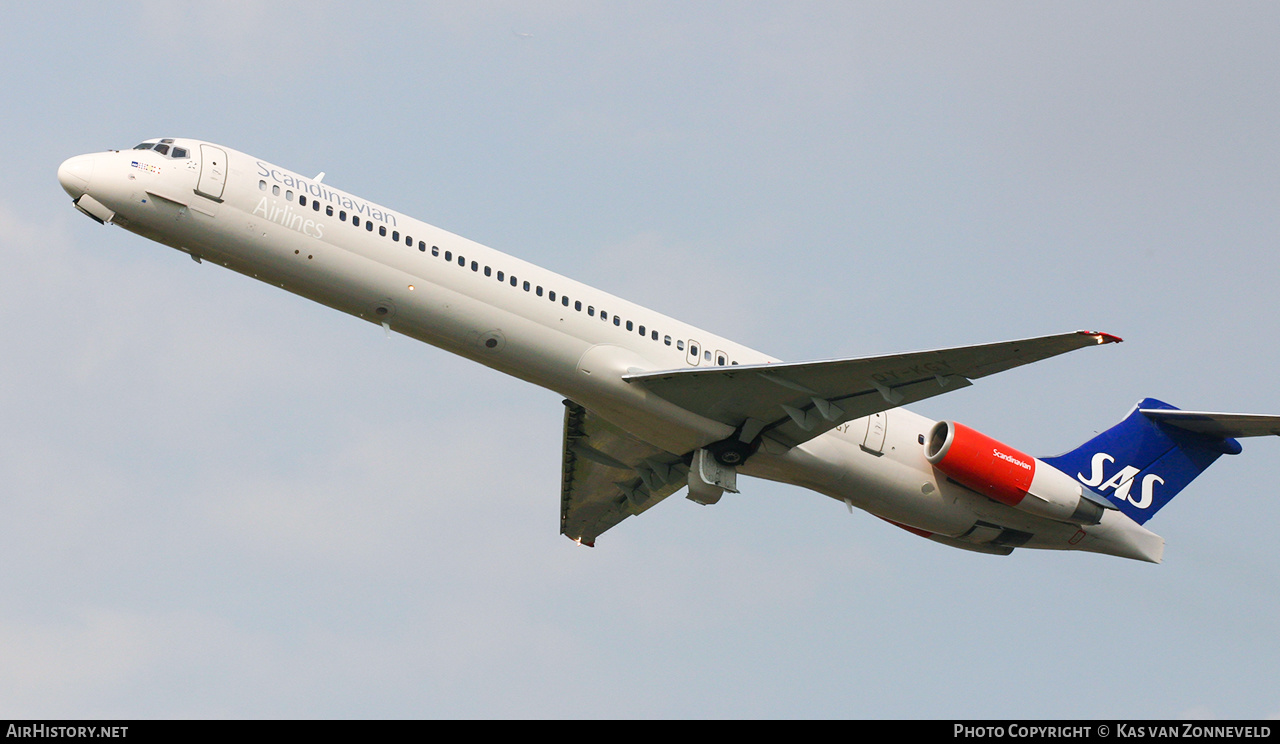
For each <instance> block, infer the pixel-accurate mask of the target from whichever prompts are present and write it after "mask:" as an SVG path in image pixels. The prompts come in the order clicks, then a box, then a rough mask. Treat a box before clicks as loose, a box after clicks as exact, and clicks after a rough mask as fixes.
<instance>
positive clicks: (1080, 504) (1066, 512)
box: [925, 421, 1110, 524]
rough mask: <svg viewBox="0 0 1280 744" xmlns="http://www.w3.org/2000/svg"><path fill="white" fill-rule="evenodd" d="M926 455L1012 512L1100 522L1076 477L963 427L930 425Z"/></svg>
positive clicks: (949, 423)
mask: <svg viewBox="0 0 1280 744" xmlns="http://www.w3.org/2000/svg"><path fill="white" fill-rule="evenodd" d="M925 457H926V458H928V460H929V462H930V463H932V464H933V466H934V467H936V468H937V469H938V470H941V471H942V472H943V473H945V474H946V475H947V476H949V477H950V478H951V479H952V480H954V481H956V482H957V483H959V484H961V485H963V486H965V487H967V488H971V489H973V490H974V491H977V492H978V493H980V494H982V495H983V496H986V497H988V498H990V499H992V500H994V501H998V502H1000V503H1002V504H1006V505H1008V506H1012V507H1014V508H1015V509H1021V510H1023V511H1025V512H1029V513H1031V514H1034V515H1036V516H1038V517H1045V518H1047V519H1055V520H1058V521H1062V522H1073V523H1075V524H1097V523H1098V522H1099V521H1101V520H1102V512H1103V508H1104V507H1103V506H1102V505H1101V504H1099V503H1097V502H1096V501H1094V500H1093V499H1091V498H1090V497H1089V495H1086V493H1085V490H1084V487H1083V486H1081V485H1080V482H1079V481H1077V480H1076V479H1075V478H1072V477H1071V476H1069V475H1067V474H1066V473H1064V472H1062V471H1061V470H1058V469H1057V468H1055V467H1053V466H1052V465H1048V464H1046V463H1044V462H1041V461H1040V460H1037V459H1036V458H1034V457H1031V456H1030V455H1026V454H1023V453H1021V452H1019V451H1018V450H1016V449H1013V448H1012V447H1009V446H1006V445H1004V444H1002V443H1000V442H997V441H996V440H994V439H992V438H991V437H988V436H987V435H985V434H980V433H978V432H977V431H974V430H973V429H970V428H969V427H967V426H965V425H963V424H957V423H955V422H954V421H939V422H938V423H936V424H934V425H933V428H932V429H930V430H929V438H928V439H927V440H926V441H925ZM1109 506H1110V505H1108V507H1109Z"/></svg>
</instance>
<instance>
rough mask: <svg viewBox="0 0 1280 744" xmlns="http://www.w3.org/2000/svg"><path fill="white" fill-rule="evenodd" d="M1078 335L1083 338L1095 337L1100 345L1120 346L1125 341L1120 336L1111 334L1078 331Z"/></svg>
mask: <svg viewBox="0 0 1280 744" xmlns="http://www.w3.org/2000/svg"><path fill="white" fill-rule="evenodd" d="M1076 333H1079V334H1080V335H1081V336H1093V337H1094V338H1096V339H1097V340H1098V343H1100V344H1118V343H1120V342H1122V341H1124V339H1122V338H1120V337H1119V336H1116V335H1114V334H1110V333H1103V332H1102V331H1076Z"/></svg>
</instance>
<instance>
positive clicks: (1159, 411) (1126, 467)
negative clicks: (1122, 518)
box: [1041, 398, 1280, 524]
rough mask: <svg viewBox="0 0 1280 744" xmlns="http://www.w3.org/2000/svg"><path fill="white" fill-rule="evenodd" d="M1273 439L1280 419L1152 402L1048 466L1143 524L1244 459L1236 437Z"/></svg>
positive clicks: (1145, 402) (1048, 459) (1278, 432)
mask: <svg viewBox="0 0 1280 744" xmlns="http://www.w3.org/2000/svg"><path fill="white" fill-rule="evenodd" d="M1267 434H1275V435H1280V416H1263V415H1258V414H1244V413H1208V412H1204V411H1181V410H1178V409H1177V408H1174V407H1173V406H1171V405H1169V404H1168V403H1164V402H1162V401H1159V400H1156V399H1155V398H1146V399H1144V400H1142V401H1140V402H1139V403H1138V404H1137V405H1136V406H1134V408H1133V410H1132V411H1130V412H1129V415H1128V416H1126V417H1125V419H1124V420H1123V421H1121V422H1120V423H1118V424H1116V425H1115V426H1113V427H1111V428H1110V429H1108V430H1106V431H1104V432H1102V433H1101V434H1099V435H1098V436H1096V437H1094V438H1093V439H1090V440H1089V441H1088V442H1085V443H1084V444H1083V445H1081V446H1080V447H1079V448H1077V449H1075V450H1073V451H1071V452H1068V453H1066V454H1064V455H1058V456H1057V457H1044V458H1041V459H1042V460H1043V461H1044V462H1046V463H1048V464H1049V465H1052V466H1053V467H1055V468H1057V469H1059V470H1061V471H1062V472H1064V473H1066V474H1068V475H1070V476H1072V477H1074V478H1076V479H1077V480H1079V481H1080V482H1081V483H1082V484H1084V486H1085V487H1086V488H1088V489H1091V490H1092V491H1093V492H1094V493H1097V494H1099V495H1101V496H1103V497H1104V498H1106V499H1107V500H1108V501H1109V502H1111V503H1112V504H1114V505H1115V506H1116V507H1117V508H1118V509H1119V510H1120V511H1121V512H1123V513H1124V514H1125V515H1127V516H1128V517H1129V518H1131V519H1133V521H1135V522H1137V523H1138V524H1144V523H1146V521H1147V520H1148V519H1151V517H1153V516H1155V513H1156V512H1158V511H1160V509H1162V508H1163V507H1164V505H1165V504H1167V503H1169V502H1170V501H1171V500H1172V499H1173V497H1174V496H1176V495H1178V492H1179V491H1181V490H1182V489H1183V488H1186V486H1187V484H1188V483H1190V482H1191V481H1192V480H1193V479H1194V478H1195V477H1196V476H1197V475H1200V473H1202V472H1204V470H1205V468H1207V467H1209V466H1210V465H1212V464H1213V462H1214V461H1215V460H1217V459H1218V458H1219V457H1221V456H1222V455H1224V454H1226V455H1236V454H1239V453H1240V451H1241V449H1242V448H1241V446H1240V443H1239V442H1237V441H1236V440H1235V438H1236V437H1249V436H1262V435H1267Z"/></svg>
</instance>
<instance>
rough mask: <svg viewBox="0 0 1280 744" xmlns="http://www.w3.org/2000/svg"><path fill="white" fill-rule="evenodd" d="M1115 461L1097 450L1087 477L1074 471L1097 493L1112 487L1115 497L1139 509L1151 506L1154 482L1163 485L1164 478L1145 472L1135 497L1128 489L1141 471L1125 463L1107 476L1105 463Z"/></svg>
mask: <svg viewBox="0 0 1280 744" xmlns="http://www.w3.org/2000/svg"><path fill="white" fill-rule="evenodd" d="M1115 461H1116V458H1114V457H1112V456H1111V455H1108V454H1107V453H1106V452H1099V453H1097V454H1095V455H1094V456H1093V461H1092V462H1091V463H1090V465H1091V467H1092V468H1093V472H1092V473H1090V474H1089V477H1088V478H1086V477H1084V473H1076V477H1077V478H1079V479H1080V482H1081V483H1083V484H1085V485H1086V486H1088V487H1090V488H1093V489H1096V490H1097V491H1098V493H1106V491H1107V489H1110V488H1114V489H1115V491H1116V493H1115V498H1117V499H1119V500H1120V501H1128V502H1129V503H1130V504H1133V505H1134V506H1136V507H1138V508H1139V509H1146V508H1147V507H1149V506H1151V501H1152V498H1153V496H1154V493H1155V487H1156V484H1157V483H1159V484H1161V485H1164V478H1161V477H1160V476H1158V475H1156V474H1155V473H1147V474H1146V475H1144V476H1142V487H1141V490H1140V494H1139V496H1138V498H1137V499H1135V498H1134V497H1133V496H1132V495H1131V494H1130V493H1129V491H1130V490H1132V488H1133V480H1134V478H1135V477H1137V475H1138V474H1139V473H1141V472H1142V471H1141V470H1139V469H1137V468H1135V467H1133V466H1132V465H1126V466H1124V467H1123V468H1121V469H1120V470H1118V471H1116V474H1115V475H1113V476H1111V477H1110V478H1107V475H1106V472H1105V467H1106V464H1107V463H1114V462H1115Z"/></svg>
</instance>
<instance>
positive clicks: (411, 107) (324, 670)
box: [0, 0, 1280, 718]
mask: <svg viewBox="0 0 1280 744" xmlns="http://www.w3.org/2000/svg"><path fill="white" fill-rule="evenodd" d="M5 15H6V21H5V23H3V24H0V62H2V63H3V68H4V70H5V72H4V73H3V78H0V81H2V82H0V92H2V93H3V98H4V100H5V102H6V105H5V115H4V116H3V117H0V132H2V133H3V134H4V141H5V142H6V143H7V146H6V147H4V148H3V149H0V166H2V167H0V173H3V176H0V318H2V319H3V323H0V349H3V353H2V354H0V437H3V439H2V440H0V441H2V442H3V447H0V516H2V518H0V566H3V569H2V570H0V597H3V601H0V718H3V717H36V718H44V717H49V718H67V717H236V718H240V717H456V716H463V717H575V718H579V717H587V718H594V717H641V718H658V717H664V718H665V717H717V718H718V717H766V718H774V717H857V718H872V717H929V718H935V717H960V718H986V717H1000V718H1031V717H1035V718H1059V717H1062V718H1077V717H1087V718H1094V717H1101V718H1142V717H1159V718H1184V717H1185V718H1237V717H1245V718H1256V717H1270V716H1280V679H1278V677H1280V672H1278V671H1277V670H1280V646H1278V645H1277V643H1276V641H1275V637H1276V630H1277V627H1280V547H1278V545H1277V540H1276V537H1275V534H1276V531H1277V529H1278V528H1280V498H1277V496H1276V493H1275V490H1276V489H1275V484H1276V483H1277V482H1278V481H1280V440H1276V439H1275V438H1269V439H1266V440H1251V441H1246V442H1245V443H1244V444H1245V452H1244V454H1243V455H1241V456H1239V457H1234V458H1223V460H1221V461H1220V462H1219V464H1217V465H1215V466H1214V467H1213V468H1212V469H1210V470H1209V471H1208V472H1207V473H1206V474H1205V475H1203V476H1202V477H1201V478H1200V479H1198V480H1196V481H1195V483H1193V484H1192V485H1191V486H1190V487H1189V488H1188V489H1187V490H1186V491H1184V492H1183V494H1182V495H1180V496H1179V498H1178V499H1177V500H1176V501H1175V502H1174V503H1173V504H1172V505H1171V506H1169V507H1168V508H1167V509H1165V510H1164V511H1162V512H1161V513H1160V514H1159V515H1158V516H1157V517H1156V518H1155V519H1153V520H1152V522H1150V523H1149V524H1148V527H1150V528H1152V529H1153V530H1154V531H1156V532H1158V533H1159V534H1161V535H1163V536H1164V537H1165V539H1166V541H1167V544H1166V551H1165V563H1164V564H1163V565H1159V566H1157V565H1149V564H1142V563H1136V562H1133V561H1126V560H1123V559H1118V558H1109V557H1104V556H1097V555H1090V554H1077V553H1053V552H1034V551H1027V550H1017V551H1015V552H1014V554H1013V555H1011V556H1009V557H995V556H985V555H978V554H972V553H968V552H963V551H959V550H954V549H949V548H946V547H943V546H941V545H938V544H935V543H932V542H929V541H926V540H922V539H920V538H918V537H915V536H914V535H911V534H908V533H907V532H904V531H902V530H899V529H896V528H894V527H892V526H890V525H887V524H885V523H884V522H882V521H881V520H879V519H876V518H874V517H871V516H869V515H867V514H864V513H862V512H857V513H854V514H852V515H851V514H849V513H848V511H847V510H846V508H845V507H844V505H842V504H840V503H838V502H836V501H833V500H830V499H826V498H823V497H821V496H818V495H816V494H814V493H811V492H807V491H804V490H801V489H797V488H792V487H786V486H781V485H777V484H772V483H767V482H763V481H757V480H750V479H748V480H745V481H742V482H741V487H742V494H741V495H736V496H726V497H725V498H724V499H723V500H722V502H721V503H720V504H718V505H715V506H710V507H699V506H697V505H695V504H693V503H692V502H689V501H687V500H685V499H683V498H680V497H679V496H677V497H674V498H672V499H669V500H668V501H666V502H664V503H663V504H661V505H660V506H659V507H656V508H654V509H652V510H650V511H649V512H647V513H646V514H645V515H643V517H640V518H637V519H631V520H627V521H626V522H625V523H623V524H622V525H620V526H619V527H618V528H616V529H615V530H613V531H610V532H608V533H607V534H605V535H604V536H603V537H602V538H601V539H600V540H599V542H598V546H597V547H596V548H594V549H587V548H582V547H578V546H575V545H574V544H573V543H571V542H570V541H569V540H566V539H565V538H563V537H561V536H560V535H559V534H558V526H557V525H558V516H559V471H560V435H561V426H562V418H563V408H562V406H561V403H560V398H559V397H557V396H556V395H555V394H553V393H550V392H548V391H544V390H541V389H537V388H534V387H532V386H529V385H528V384H526V383H522V382H519V381H516V380H514V379H510V378H506V377H503V376H502V375H500V374H498V373H496V372H493V371H491V370H488V369H486V368H483V367H479V366H477V365H473V364H471V363H468V362H464V361H462V360H460V359H457V358H454V357H451V356H450V355H448V354H446V353H445V352H442V351H439V350H437V349H434V348H431V347H428V346H425V345H422V344H419V343H417V342H414V341H411V340H409V339H407V338H405V337H402V336H398V335H396V336H393V337H392V338H391V339H389V340H388V339H387V338H386V337H385V335H384V334H383V332H382V330H381V329H380V328H378V327H376V326H374V325H371V324H368V323H366V322H363V321H359V320H356V319H353V318H350V317H347V316H344V315H341V314H339V313H336V312H334V311H332V310H329V309H327V308H324V307H321V306H319V305H315V304H312V303H310V302H308V301H306V300H303V299H301V298H298V297H295V296H293V295H290V294H287V293H284V292H281V291H280V290H278V289H273V288H271V287H268V286H266V285H263V284H259V283H257V282H254V281H252V280H250V279H247V278H245V277H242V276H240V275H237V274H233V273H231V272H229V271H226V270H223V269H220V268H218V267H215V266H212V265H210V264H208V263H205V264H202V265H197V264H196V263H194V262H193V261H191V259H190V258H189V257H187V256H186V255H184V254H182V253H179V252H177V251H174V250H171V249H168V248H165V247H163V246H160V245H158V244H155V243H150V242H148V241H146V240H143V239H142V238H139V237H137V236H135V235H132V234H130V233H127V232H125V231H124V230H121V229H119V228H116V227H102V226H99V225H97V224H94V223H93V222H91V221H90V220H88V219H86V218H85V217H83V216H82V215H80V214H78V213H77V212H75V210H74V209H73V208H72V206H71V204H70V201H69V199H68V198H67V196H66V194H65V193H64V192H63V191H62V190H61V189H60V188H59V186H58V183H57V179H56V176H55V172H56V169H57V166H58V164H59V163H60V162H61V161H62V160H64V159H65V158H67V157H70V156H73V155H77V154H81V153H85V152H94V151H100V150H105V149H110V148H127V147H131V146H132V145H134V144H135V143H137V142H139V141H141V140H143V139H147V138H152V137H195V138H201V139H206V140H210V141H214V142H219V143H222V144H225V145H227V146H229V147H232V148H235V149H238V150H242V151H244V152H247V153H251V154H253V155H255V156H256V157H260V158H263V159H265V160H268V161H271V162H275V163H278V164H280V165H282V166H284V167H287V168H290V169H292V170H295V171H298V172H301V173H305V174H311V173H318V172H320V171H325V172H326V173H327V176H326V177H325V182H326V183H329V184H332V185H333V186H335V187H338V188H342V189H345V190H347V191H350V192H353V193H355V194H358V195H360V196H362V197H366V198H368V199H370V200H372V201H375V202H378V203H380V204H383V205H386V206H388V207H390V208H392V209H395V210H398V211H401V212H404V213H407V214H410V215H413V216H415V217H418V218H421V219H423V220H425V221H427V222H430V223H432V224H435V225H439V226H440V227H443V228H445V229H448V230H451V231H453V232H456V233H459V234H461V235H464V236H466V237H469V238H472V239H474V240H477V241H480V242H482V243H485V244H487V245H491V246H493V247H495V248H497V249H499V250H502V251H505V252H508V253H511V254H514V255H517V256H519V257H521V258H524V259H528V260H530V261H533V262H535V263H539V264H542V265H544V266H547V267H548V268H551V269H553V270H556V271H558V272H560V273H563V274H566V275H568V276H571V277H573V278H575V279H579V280H582V281H585V282H587V283H590V284H593V285H596V286H599V287H601V288H603V289H606V290H609V291H612V292H614V293H616V294H619V295H621V296H623V297H626V298H627V299H630V300H633V301H636V302H639V303H641V304H643V305H647V306H649V307H652V308H654V309H655V310H658V311H661V312H664V313H667V314H670V315H674V316H677V317H680V318H681V319H684V320H687V321H689V322H691V323H693V324H695V325H698V326H700V327H703V328H707V329H709V330H712V331H715V332H718V333H721V334H723V335H726V336H729V337H731V338H734V339H736V340H739V341H741V342H743V343H746V344H748V345H750V346H752V347H754V348H757V349H760V350H761V351H764V352H767V353H770V354H773V355H775V356H777V357H780V358H783V359H787V360H804V359H815V358H830V357H835V356H852V355H863V354H868V355H869V354H877V353H888V352H892V351H907V350H915V349H924V348H934V347H940V346H950V345H959V344H966V343H982V342H988V341H999V340H1005V339H1011V338H1018V337H1023V336H1034V335H1043V334H1049V333H1057V332H1062V331H1071V330H1076V329H1090V330H1102V331H1106V332H1110V333H1114V334H1117V335H1119V336H1121V337H1123V338H1124V339H1125V343H1123V344H1120V345H1113V346H1106V347H1101V348H1097V349H1086V350H1083V351H1080V352H1077V353H1074V354H1071V355H1068V356H1066V357H1062V358H1058V359H1053V360H1049V361H1046V362H1042V363H1039V364H1035V365H1031V366H1028V367H1024V368H1021V369H1018V370H1015V371H1012V372H1008V373H1005V374H1002V375H999V376H997V377H994V378H987V379H985V380H982V381H980V382H979V383H978V384H976V385H975V386H973V387H972V388H968V389H965V390H961V391H958V392H955V393H953V394H950V395H946V396H942V397H939V398H935V399H932V400H930V401H927V402H926V403H924V404H919V405H916V406H914V408H915V409H916V410H918V411H919V412H921V413H923V414H925V415H928V416H932V417H936V418H953V419H957V420H960V421H962V422H964V423H966V424H968V425H970V426H973V427H975V428H978V429H979V430H982V431H984V432H986V433H988V434H990V435H992V436H995V437H997V438H999V439H1002V440H1005V441H1007V442H1009V443H1010V444H1011V445H1013V446H1015V447H1017V448H1019V449H1021V450H1023V451H1026V452H1030V453H1034V454H1041V455H1049V454H1055V453H1057V452H1060V451H1063V450H1067V449H1070V448H1073V447H1075V446H1076V445H1077V444H1079V443H1080V442H1083V441H1084V440H1085V439H1087V438H1088V437H1090V436H1092V434H1093V433H1094V432H1095V431H1098V430H1100V429H1103V428H1105V427H1107V426H1109V425H1111V424H1112V423H1114V422H1115V421H1117V420H1119V419H1120V418H1121V417H1122V416H1123V415H1124V414H1125V413H1126V412H1127V411H1128V409H1129V408H1130V407H1131V406H1132V405H1133V404H1134V403H1135V402H1136V401H1137V400H1139V399H1141V398H1143V397H1145V396H1148V395H1151V396H1155V397H1159V398H1161V399H1163V400H1166V401H1168V402H1170V403H1172V404H1174V405H1177V406H1179V407H1182V408H1188V409H1200V410H1227V411H1252V412H1263V413H1280V388H1278V386H1277V382H1276V371H1277V366H1278V364H1277V362H1278V360H1280V293H1278V292H1277V286H1278V283H1277V277H1278V276H1280V266H1278V259H1277V247H1278V246H1277V242H1278V241H1277V236H1280V145H1278V144H1277V143H1278V142H1280V139H1278V138H1277V133H1278V132H1280V87H1278V86H1277V85H1276V81H1277V79H1278V77H1280V44H1277V39H1280V8H1278V7H1277V6H1276V5H1275V4H1274V3H1177V2H1141V3H1140V2H1127V3H1114V2H1099V3H1092V2H1069V3H1059V4H1050V3H995V2H989V3H980V4H972V3H968V4H966V3H953V2H948V3H873V4H867V3H853V2H847V1H842V2H832V3H822V2H813V3H800V2H784V3H765V2H751V3H742V2H724V3H707V2H703V3H687V2H681V3H665V2H645V3H604V2H596V3H588V2H550V1H547V0H544V1H542V2H538V3H516V2H488V3H477V2H467V3H441V4H427V3H404V4H378V3H369V4H359V5H352V4H340V3H328V2H305V3H284V2H273V3H258V2H225V3H219V2H204V3H190V4H187V3H172V2H133V3H130V2H119V3H111V4H109V5H107V4H101V3H82V4H78V3H59V2H44V3H18V4H13V5H12V6H11V7H7V8H6V12H5Z"/></svg>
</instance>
